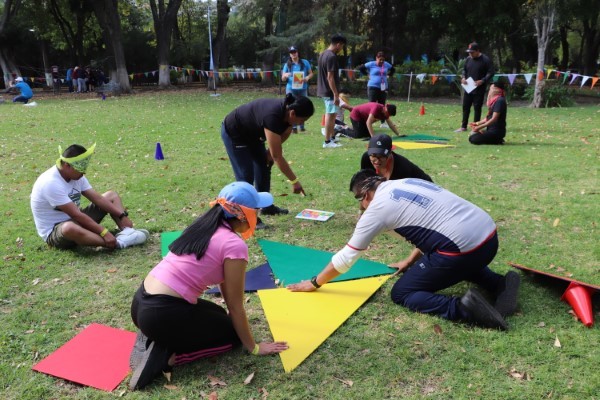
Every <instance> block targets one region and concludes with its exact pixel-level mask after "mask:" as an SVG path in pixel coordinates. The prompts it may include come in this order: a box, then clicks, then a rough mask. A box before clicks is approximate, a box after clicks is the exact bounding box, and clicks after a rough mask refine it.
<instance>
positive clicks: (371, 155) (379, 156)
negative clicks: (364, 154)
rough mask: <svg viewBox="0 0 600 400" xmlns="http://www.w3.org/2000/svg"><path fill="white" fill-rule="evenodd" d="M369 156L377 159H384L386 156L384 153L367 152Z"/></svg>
mask: <svg viewBox="0 0 600 400" xmlns="http://www.w3.org/2000/svg"><path fill="white" fill-rule="evenodd" d="M369 158H376V159H378V160H385V159H386V158H387V156H386V155H384V154H369Z"/></svg>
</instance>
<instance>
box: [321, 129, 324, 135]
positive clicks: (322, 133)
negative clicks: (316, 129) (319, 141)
mask: <svg viewBox="0 0 600 400" xmlns="http://www.w3.org/2000/svg"><path fill="white" fill-rule="evenodd" d="M321 135H323V136H325V128H321Z"/></svg>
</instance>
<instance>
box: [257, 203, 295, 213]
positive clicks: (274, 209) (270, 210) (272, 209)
mask: <svg viewBox="0 0 600 400" xmlns="http://www.w3.org/2000/svg"><path fill="white" fill-rule="evenodd" d="M260 213H261V214H262V215H280V214H288V213H289V211H288V210H286V209H285V208H279V207H277V206H276V205H274V204H271V205H270V206H269V207H265V208H262V209H261V210H260Z"/></svg>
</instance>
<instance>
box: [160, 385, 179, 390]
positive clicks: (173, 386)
mask: <svg viewBox="0 0 600 400" xmlns="http://www.w3.org/2000/svg"><path fill="white" fill-rule="evenodd" d="M164 388H165V389H169V390H177V389H179V388H178V387H177V386H175V385H164Z"/></svg>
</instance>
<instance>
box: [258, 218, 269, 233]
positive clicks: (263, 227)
mask: <svg viewBox="0 0 600 400" xmlns="http://www.w3.org/2000/svg"><path fill="white" fill-rule="evenodd" d="M261 229H267V225H266V224H265V223H264V222H263V221H262V219H260V218H258V219H257V220H256V230H257V231H259V230H261Z"/></svg>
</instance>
